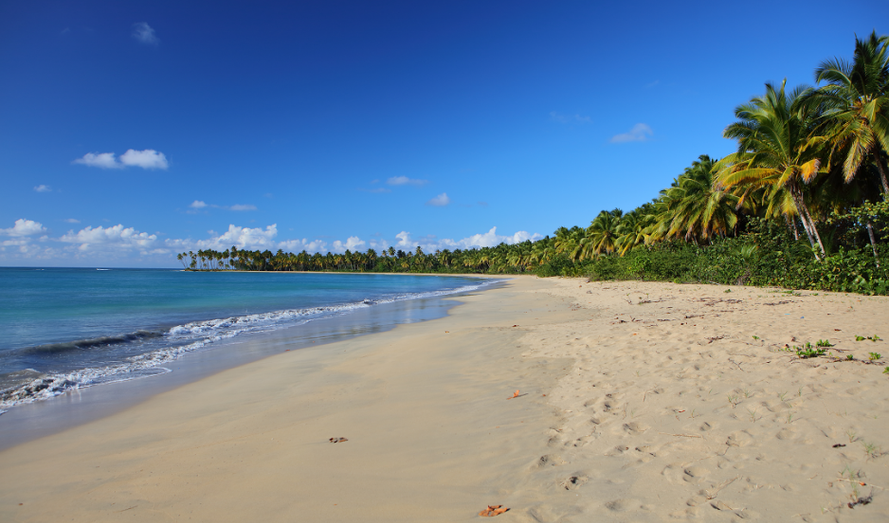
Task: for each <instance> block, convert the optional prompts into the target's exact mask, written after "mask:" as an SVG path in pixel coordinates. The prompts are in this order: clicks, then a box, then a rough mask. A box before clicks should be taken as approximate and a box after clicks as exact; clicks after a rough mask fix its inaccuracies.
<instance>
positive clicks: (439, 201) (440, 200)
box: [426, 192, 451, 207]
mask: <svg viewBox="0 0 889 523" xmlns="http://www.w3.org/2000/svg"><path fill="white" fill-rule="evenodd" d="M449 203H451V199H450V198H448V193H445V192H443V193H441V194H439V195H438V196H436V197H435V198H432V199H431V200H429V201H428V202H426V205H431V206H433V207H444V206H445V205H447V204H449Z"/></svg>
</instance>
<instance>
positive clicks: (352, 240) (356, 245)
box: [331, 236, 367, 252]
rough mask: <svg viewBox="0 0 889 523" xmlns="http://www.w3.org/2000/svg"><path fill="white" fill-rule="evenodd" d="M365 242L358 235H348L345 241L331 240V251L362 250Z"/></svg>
mask: <svg viewBox="0 0 889 523" xmlns="http://www.w3.org/2000/svg"><path fill="white" fill-rule="evenodd" d="M366 243H367V242H365V241H364V240H361V239H359V238H358V236H349V239H348V240H346V241H345V243H343V242H341V241H339V240H337V241H335V242H333V249H331V251H333V252H346V249H348V250H350V251H355V250H359V251H361V250H364V246H365V245H366Z"/></svg>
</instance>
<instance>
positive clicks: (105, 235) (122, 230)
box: [59, 224, 157, 251]
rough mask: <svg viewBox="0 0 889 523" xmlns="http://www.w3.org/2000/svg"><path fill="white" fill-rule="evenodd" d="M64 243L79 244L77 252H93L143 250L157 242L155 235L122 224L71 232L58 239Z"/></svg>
mask: <svg viewBox="0 0 889 523" xmlns="http://www.w3.org/2000/svg"><path fill="white" fill-rule="evenodd" d="M59 241H61V242H64V243H71V244H79V245H78V246H77V249H78V250H79V251H94V250H130V249H140V250H144V249H147V248H148V247H151V246H152V245H153V244H154V242H155V241H157V235H155V234H148V233H147V232H139V231H137V230H136V229H134V228H133V227H124V226H123V225H122V224H118V225H114V226H111V227H102V226H101V225H100V226H98V227H90V226H88V227H86V228H83V229H81V230H79V231H77V232H76V233H75V232H74V231H73V230H71V231H68V233H67V234H65V235H63V236H62V237H61V238H59Z"/></svg>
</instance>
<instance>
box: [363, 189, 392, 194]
mask: <svg viewBox="0 0 889 523" xmlns="http://www.w3.org/2000/svg"><path fill="white" fill-rule="evenodd" d="M358 190H359V191H363V192H369V193H374V194H380V193H386V192H392V189H387V188H385V187H375V188H373V189H363V188H362V189H358Z"/></svg>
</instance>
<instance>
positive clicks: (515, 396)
mask: <svg viewBox="0 0 889 523" xmlns="http://www.w3.org/2000/svg"><path fill="white" fill-rule="evenodd" d="M518 397H519V391H515V392H513V393H512V396H510V397H508V398H506V399H508V400H511V399H513V398H518Z"/></svg>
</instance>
